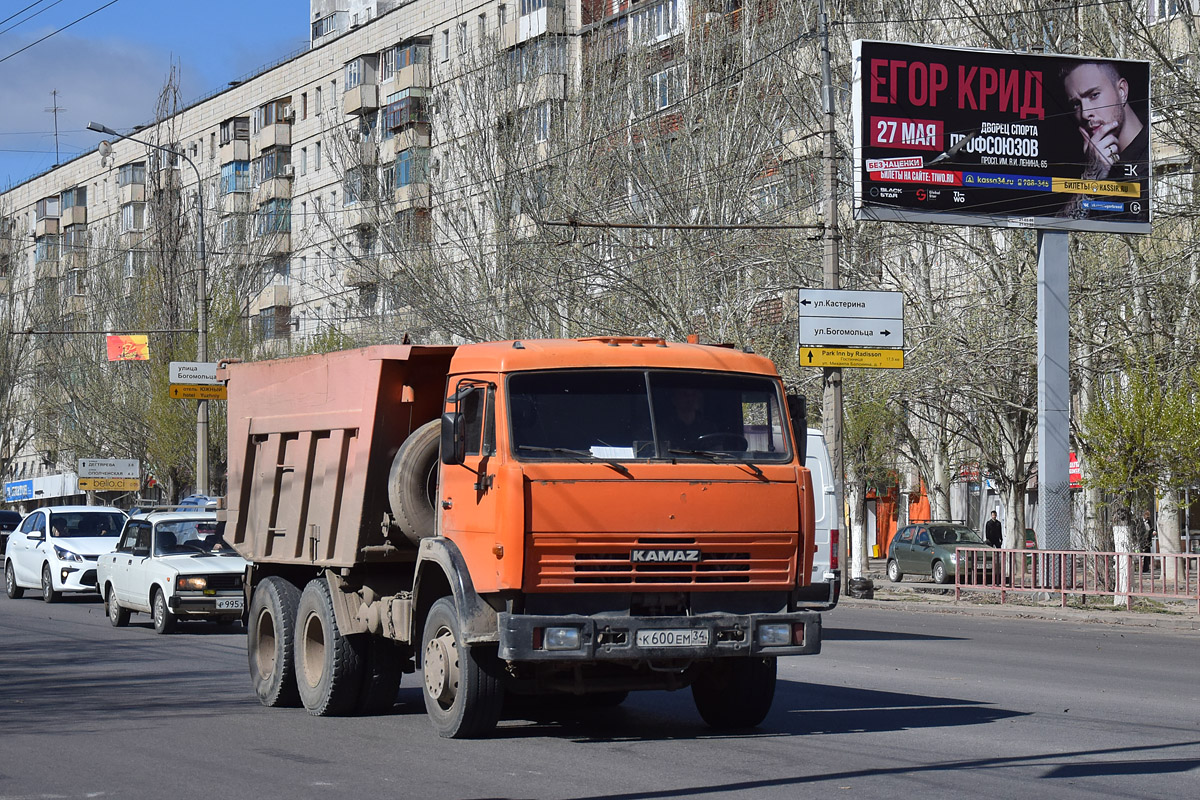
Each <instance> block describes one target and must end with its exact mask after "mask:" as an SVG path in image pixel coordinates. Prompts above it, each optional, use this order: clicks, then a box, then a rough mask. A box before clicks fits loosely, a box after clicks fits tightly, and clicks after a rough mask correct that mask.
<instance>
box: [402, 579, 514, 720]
mask: <svg viewBox="0 0 1200 800" xmlns="http://www.w3.org/2000/svg"><path fill="white" fill-rule="evenodd" d="M421 655H422V658H421V668H422V670H423V672H424V679H425V680H424V686H425V692H424V693H425V710H426V711H428V712H429V719H430V721H431V722H432V723H433V727H434V730H436V731H437V732H438V735H439V736H442V737H445V738H447V739H470V738H474V737H477V736H482V735H485V734H487V733H488V732H489V731H491V730H492V729H493V728H495V727H496V723H497V722H498V721H499V719H500V711H501V708H502V707H503V705H504V686H503V684H502V682H501V665H500V659H499V657H498V656H497V654H496V647H495V646H494V645H490V646H489V645H482V646H478V647H468V646H467V644H466V643H465V642H464V641H463V638H462V630H461V628H460V626H459V624H458V612H457V611H456V610H455V608H454V601H453V600H451V599H450V598H448V597H443V598H441V599H439V600H438V601H437V602H435V603H434V604H433V606H431V607H430V609H429V615H428V616H427V617H426V618H425V631H424V633H423V634H422V636H421Z"/></svg>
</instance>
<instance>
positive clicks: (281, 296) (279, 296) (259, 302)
mask: <svg viewBox="0 0 1200 800" xmlns="http://www.w3.org/2000/svg"><path fill="white" fill-rule="evenodd" d="M291 304H292V301H291V290H290V289H289V288H288V287H287V286H283V285H281V284H278V283H273V284H271V285H270V286H268V287H267V288H265V289H263V290H262V291H261V292H259V293H258V297H255V298H254V302H252V303H251V304H250V315H251V316H255V315H257V314H258V313H259V312H261V311H262V310H263V309H264V308H278V307H280V306H290V305H291Z"/></svg>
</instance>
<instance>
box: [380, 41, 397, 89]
mask: <svg viewBox="0 0 1200 800" xmlns="http://www.w3.org/2000/svg"><path fill="white" fill-rule="evenodd" d="M395 74H396V48H394V47H389V48H388V49H387V50H384V51H383V52H382V53H380V54H379V82H380V83H383V82H384V81H390V80H391V79H392V76H393V75H395Z"/></svg>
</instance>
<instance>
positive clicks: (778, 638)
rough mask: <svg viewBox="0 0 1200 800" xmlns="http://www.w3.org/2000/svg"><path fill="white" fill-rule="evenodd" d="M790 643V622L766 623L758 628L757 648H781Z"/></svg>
mask: <svg viewBox="0 0 1200 800" xmlns="http://www.w3.org/2000/svg"><path fill="white" fill-rule="evenodd" d="M791 643H792V624H791V623H790V622H767V623H763V624H761V625H759V626H758V646H759V647H783V646H786V645H789V644H791Z"/></svg>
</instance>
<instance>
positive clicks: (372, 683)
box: [357, 634, 404, 714]
mask: <svg viewBox="0 0 1200 800" xmlns="http://www.w3.org/2000/svg"><path fill="white" fill-rule="evenodd" d="M366 636H367V639H366V646H365V647H364V648H363V676H362V685H361V687H360V688H359V692H358V706H357V709H358V712H359V713H360V714H382V713H384V712H386V711H390V710H391V708H392V706H394V705H395V704H396V694H397V692H399V691H400V679H401V677H403V674H404V662H403V661H402V660H401V652H400V648H399V647H398V646H397V645H396V643H395V642H393V641H392V640H391V639H385V638H384V637H382V636H373V635H370V634H367V635H366Z"/></svg>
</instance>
